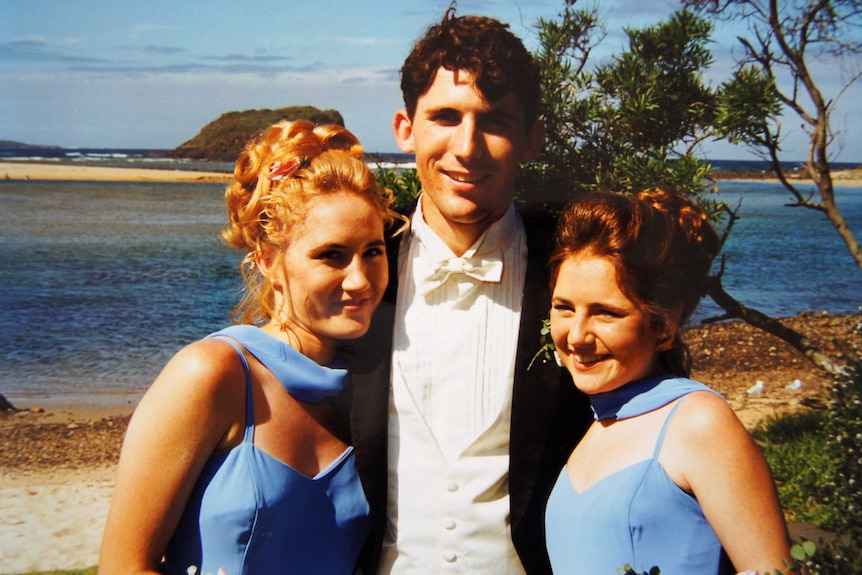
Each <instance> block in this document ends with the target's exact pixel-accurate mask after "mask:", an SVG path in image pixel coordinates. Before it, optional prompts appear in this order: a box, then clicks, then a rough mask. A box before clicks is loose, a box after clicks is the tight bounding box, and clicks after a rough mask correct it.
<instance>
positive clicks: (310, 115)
mask: <svg viewBox="0 0 862 575" xmlns="http://www.w3.org/2000/svg"><path fill="white" fill-rule="evenodd" d="M281 120H309V121H311V122H314V123H315V124H338V125H340V126H343V125H344V118H342V117H341V113H339V112H338V111H336V110H319V109H317V108H315V107H313V106H291V107H288V108H280V109H278V110H245V111H243V112H228V113H226V114H222V115H221V116H220V117H219V118H218V119H216V120H214V121H212V122H210V123H209V124H207V125H206V126H204V127H203V129H201V131H200V133H198V135H197V136H195V137H194V138H192V139H191V140H189V141H188V142H185V143H184V144H182V145H181V146H179V147H178V148H176V149H174V150H172V151H171V153H170V156H171V157H173V158H188V159H194V160H214V161H218V162H233V161H235V160H236V158H237V156H239V154H240V152H242V149H243V146H245V144H246V142H248V141H249V140H250V139H251V138H252V137H253V136H256V135H257V134H258V133H260V131H261V130H263V129H264V128H267V127H268V126H271V125H272V124H275V123H276V122H279V121H281Z"/></svg>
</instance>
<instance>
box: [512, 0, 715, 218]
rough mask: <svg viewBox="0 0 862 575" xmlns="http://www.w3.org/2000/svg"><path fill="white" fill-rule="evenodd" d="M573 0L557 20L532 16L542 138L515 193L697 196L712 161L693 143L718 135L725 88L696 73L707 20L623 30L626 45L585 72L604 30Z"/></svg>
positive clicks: (678, 19) (688, 17)
mask: <svg viewBox="0 0 862 575" xmlns="http://www.w3.org/2000/svg"><path fill="white" fill-rule="evenodd" d="M574 4H575V0H565V7H564V9H563V11H562V12H561V13H560V15H559V20H551V21H546V20H539V22H538V24H537V27H538V30H539V41H540V47H539V49H538V51H537V54H536V58H537V60H538V61H539V64H540V67H541V70H542V83H543V119H544V121H545V125H546V128H547V143H546V145H545V148H544V149H543V151H542V154H541V155H540V156H539V158H537V160H536V161H535V162H533V163H531V164H529V165H527V166H526V167H525V170H524V174H523V177H522V179H521V181H520V183H519V190H520V192H521V195H523V196H525V197H530V196H532V197H535V196H536V195H537V194H541V197H540V198H539V199H542V200H545V201H567V200H569V199H571V198H572V197H573V196H574V195H575V194H578V193H581V192H584V191H589V190H594V189H599V190H610V191H614V192H620V193H635V192H638V191H640V190H643V189H646V188H652V187H662V188H664V189H667V190H669V191H672V192H676V193H680V194H685V195H688V196H692V197H694V198H695V199H696V200H697V199H701V200H702V201H703V198H702V196H701V194H702V193H703V191H704V190H705V189H706V184H707V180H708V177H709V173H710V171H711V166H710V165H709V164H708V163H707V162H705V161H703V160H700V159H698V158H697V157H696V156H695V155H694V151H695V150H696V149H697V145H698V143H699V142H701V141H703V140H705V139H709V138H714V139H717V138H720V137H722V134H723V132H721V131H720V129H719V128H720V126H719V124H718V123H717V114H718V111H719V104H720V102H722V96H723V94H722V92H721V91H720V90H714V89H712V88H710V87H708V86H706V85H705V84H704V82H703V77H702V76H703V72H704V71H705V70H706V69H707V68H708V67H709V65H710V64H711V62H712V56H711V54H710V52H709V50H708V48H707V44H708V42H709V37H710V33H711V31H712V25H711V24H710V23H709V21H708V20H706V19H704V18H701V17H699V16H697V15H695V14H694V13H693V12H690V11H686V10H681V11H677V12H676V13H675V14H673V15H672V16H671V17H670V18H669V19H668V20H667V21H666V22H663V23H660V24H658V25H656V26H652V27H647V28H644V29H642V30H633V29H627V30H626V33H627V34H628V37H629V47H628V49H627V50H625V51H623V52H622V53H621V54H618V55H616V56H615V58H614V60H613V61H611V62H610V63H607V64H603V65H600V66H596V67H595V68H594V69H592V70H590V69H589V68H588V62H589V55H590V53H591V50H592V49H593V48H594V47H595V46H596V45H597V43H598V42H599V41H601V39H602V38H603V37H604V36H603V32H604V30H603V28H602V25H601V22H600V19H599V16H598V12H597V10H596V9H592V10H580V9H578V10H576V9H575V8H574ZM706 203H707V204H708V209H709V211H710V213H711V214H713V215H717V214H718V213H719V212H720V209H719V208H718V207H717V206H716V205H709V202H706ZM713 204H715V202H713Z"/></svg>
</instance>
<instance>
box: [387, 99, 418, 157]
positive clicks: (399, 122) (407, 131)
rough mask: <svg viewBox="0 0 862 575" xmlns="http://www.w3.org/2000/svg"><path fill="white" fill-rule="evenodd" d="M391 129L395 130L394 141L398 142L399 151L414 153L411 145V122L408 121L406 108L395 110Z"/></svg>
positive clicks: (413, 147) (414, 149)
mask: <svg viewBox="0 0 862 575" xmlns="http://www.w3.org/2000/svg"><path fill="white" fill-rule="evenodd" d="M392 129H393V131H394V132H395V143H396V144H398V147H399V148H400V149H401V151H402V152H404V153H405V154H412V153H414V152H415V151H416V148H415V146H414V145H413V122H412V121H410V116H409V115H408V114H407V110H398V111H397V112H395V118H394V119H393V120H392Z"/></svg>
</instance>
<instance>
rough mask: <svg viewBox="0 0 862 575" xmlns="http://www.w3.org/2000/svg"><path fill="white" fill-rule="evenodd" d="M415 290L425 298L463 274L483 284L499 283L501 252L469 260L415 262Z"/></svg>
mask: <svg viewBox="0 0 862 575" xmlns="http://www.w3.org/2000/svg"><path fill="white" fill-rule="evenodd" d="M414 265H416V266H417V268H416V290H417V291H418V292H419V295H422V296H425V295H428V294H429V293H431V292H432V291H434V290H435V289H437V288H438V287H440V286H441V285H443V284H445V283H446V282H447V281H448V280H449V278H450V277H452V276H453V275H455V274H464V275H466V276H469V277H471V278H474V279H477V280H479V281H483V282H494V283H496V282H499V281H500V278H502V277H503V250H496V251H493V252H490V253H487V254H484V255H481V256H480V255H475V256H473V257H470V258H464V257H460V258H449V259H448V260H443V261H441V262H437V263H434V264H427V263H426V264H422V263H420V262H415V263H414Z"/></svg>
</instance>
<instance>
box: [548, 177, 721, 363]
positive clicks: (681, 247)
mask: <svg viewBox="0 0 862 575" xmlns="http://www.w3.org/2000/svg"><path fill="white" fill-rule="evenodd" d="M719 247H720V246H719V239H718V236H717V235H716V233H715V230H713V228H712V226H710V224H709V222H708V221H707V215H706V212H705V211H704V210H703V208H701V207H700V206H698V205H697V204H695V203H694V202H692V201H691V200H689V199H688V198H686V197H684V196H682V195H679V194H672V193H669V192H665V191H663V190H657V189H653V190H647V191H644V192H641V193H639V194H637V196H634V197H632V196H624V195H622V194H615V193H610V192H595V193H589V194H586V195H584V196H583V197H581V198H579V199H578V200H575V201H574V202H572V203H571V204H570V205H569V206H568V207H567V208H566V209H565V210H564V212H563V213H562V214H561V216H560V220H559V224H558V226H557V233H556V246H555V249H554V251H553V253H552V255H551V261H550V266H551V289H553V287H554V285H555V284H556V281H557V277H558V275H559V271H560V266H561V265H562V263H563V262H564V261H565V260H566V259H567V258H568V257H569V256H572V255H575V254H577V253H580V252H583V251H585V250H586V251H588V252H590V253H593V254H595V255H597V256H600V257H604V258H607V259H608V260H609V261H610V262H611V263H612V264H613V266H614V268H615V269H616V275H617V282H618V283H619V286H620V289H621V291H622V292H623V293H624V294H625V295H626V297H628V298H629V299H630V300H631V301H632V302H633V303H634V304H635V305H636V306H637V307H638V308H639V309H640V310H642V311H643V312H645V313H646V314H647V316H648V317H649V318H650V320H651V322H652V325H653V329H654V331H655V333H656V334H657V335H658V340H659V346H658V351H659V360H660V361H661V364H662V367H663V368H664V369H665V370H666V371H667V372H668V373H671V374H674V375H678V376H682V377H688V375H689V373H690V371H691V356H690V354H689V352H688V348H687V347H686V345H685V343H684V342H683V341H682V336H681V326H683V325H685V323H686V322H687V321H688V320H689V318H690V317H691V314H692V313H693V312H694V309H695V308H696V307H697V304H698V303H699V301H700V298H701V297H702V296H703V292H704V288H705V281H706V279H707V278H708V276H709V272H710V268H711V267H712V261H713V260H714V259H715V256H716V255H717V254H718V250H719Z"/></svg>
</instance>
